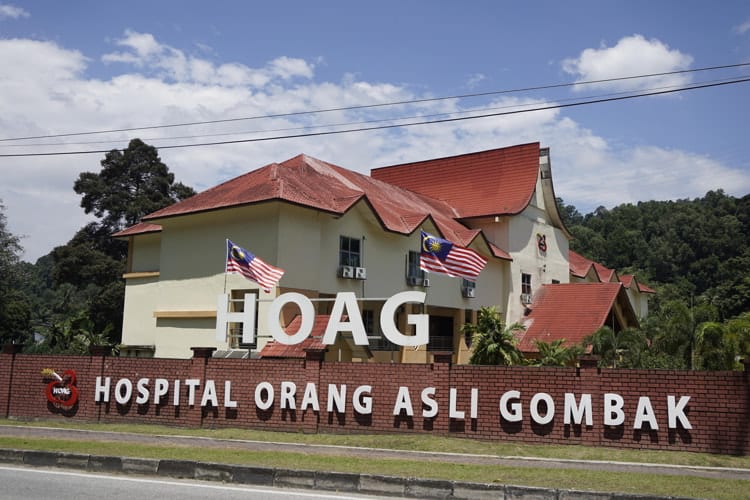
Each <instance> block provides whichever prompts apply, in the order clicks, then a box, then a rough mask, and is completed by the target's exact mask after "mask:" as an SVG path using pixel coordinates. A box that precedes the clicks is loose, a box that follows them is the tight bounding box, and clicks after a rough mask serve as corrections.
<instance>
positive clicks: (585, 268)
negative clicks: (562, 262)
mask: <svg viewBox="0 0 750 500" xmlns="http://www.w3.org/2000/svg"><path fill="white" fill-rule="evenodd" d="M593 265H594V261H592V260H589V259H587V258H586V257H584V256H583V255H581V254H579V253H577V252H574V251H573V250H569V251H568V266H569V267H570V274H572V275H573V276H576V277H578V278H585V277H586V276H587V275H588V274H589V271H590V270H591V268H592V267H593ZM594 271H595V272H596V269H594ZM597 276H598V275H597ZM600 279H601V278H600Z"/></svg>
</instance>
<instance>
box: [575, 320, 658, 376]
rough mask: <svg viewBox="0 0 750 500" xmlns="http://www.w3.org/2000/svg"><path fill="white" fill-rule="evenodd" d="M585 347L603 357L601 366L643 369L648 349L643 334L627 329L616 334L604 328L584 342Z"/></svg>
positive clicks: (600, 362)
mask: <svg viewBox="0 0 750 500" xmlns="http://www.w3.org/2000/svg"><path fill="white" fill-rule="evenodd" d="M583 345H584V347H591V353H592V354H597V355H599V356H600V357H601V359H600V360H599V366H602V367H611V368H618V367H619V368H642V367H643V366H642V365H643V356H644V353H645V351H646V350H647V349H648V343H647V341H646V338H645V336H644V335H643V332H642V331H640V330H637V329H635V328H626V329H624V330H622V331H620V332H619V333H616V332H615V331H614V330H612V329H611V328H610V327H608V326H603V327H601V328H599V329H598V330H597V331H595V332H594V333H592V334H591V335H589V336H588V337H586V338H585V339H584V340H583Z"/></svg>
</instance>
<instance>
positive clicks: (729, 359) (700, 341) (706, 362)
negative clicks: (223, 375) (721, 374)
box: [694, 321, 739, 370]
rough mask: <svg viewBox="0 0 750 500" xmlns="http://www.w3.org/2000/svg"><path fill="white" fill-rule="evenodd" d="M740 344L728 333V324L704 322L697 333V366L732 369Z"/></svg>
mask: <svg viewBox="0 0 750 500" xmlns="http://www.w3.org/2000/svg"><path fill="white" fill-rule="evenodd" d="M738 348H739V346H738V345H737V344H736V343H735V342H733V339H732V338H731V337H730V336H729V335H728V332H727V327H726V325H724V324H722V323H718V322H715V321H708V322H705V323H702V324H701V325H700V326H699V327H698V329H697V331H696V335H695V355H694V357H695V367H696V368H698V369H702V370H732V369H733V368H734V360H735V356H736V355H737V351H738Z"/></svg>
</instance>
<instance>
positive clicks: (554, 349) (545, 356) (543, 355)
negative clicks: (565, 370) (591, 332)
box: [534, 339, 583, 366]
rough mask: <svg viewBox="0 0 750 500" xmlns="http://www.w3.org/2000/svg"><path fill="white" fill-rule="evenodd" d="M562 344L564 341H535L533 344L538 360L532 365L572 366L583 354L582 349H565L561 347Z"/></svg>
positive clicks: (574, 346) (575, 346) (579, 347)
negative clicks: (536, 350)
mask: <svg viewBox="0 0 750 500" xmlns="http://www.w3.org/2000/svg"><path fill="white" fill-rule="evenodd" d="M564 343H565V339H558V340H553V341H552V342H544V341H541V340H535V341H534V344H535V345H536V348H537V349H538V350H539V359H537V360H536V362H535V363H534V364H535V365H538V366H570V365H572V364H573V362H574V361H575V360H576V359H577V358H578V357H579V356H580V355H581V354H583V347H581V346H579V345H573V346H569V347H565V346H563V344H564Z"/></svg>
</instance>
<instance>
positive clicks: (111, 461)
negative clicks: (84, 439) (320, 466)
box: [0, 449, 688, 500]
mask: <svg viewBox="0 0 750 500" xmlns="http://www.w3.org/2000/svg"><path fill="white" fill-rule="evenodd" d="M0 463H6V464H11V465H29V466H34V467H58V468H66V469H81V470H87V471H89V472H106V473H121V474H133V475H151V476H161V477H170V478H178V479H196V480H202V481H219V482H224V483H235V484H251V485H255V486H266V487H278V488H297V489H315V490H323V491H337V492H348V493H362V494H371V495H382V496H392V497H402V498H424V499H445V498H450V499H466V500H469V499H471V500H475V499H493V500H532V499H533V500H666V499H677V497H659V496H653V495H637V494H624V493H606V492H596V491H577V490H559V489H552V488H538V487H531V486H513V485H504V484H489V483H467V482H461V481H446V480H439V479H416V478H404V477H396V476H380V475H374V474H355V473H347V472H323V471H308V470H291V469H276V468H270V467H256V466H244V465H229V464H219V463H212V462H195V461H192V460H166V459H165V460H159V459H147V458H129V457H111V456H100V455H85V454H76V453H58V452H50V451H25V450H14V449H0ZM681 500H688V499H681Z"/></svg>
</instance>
